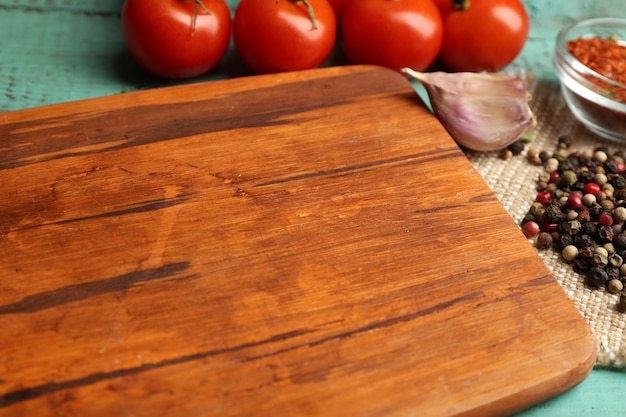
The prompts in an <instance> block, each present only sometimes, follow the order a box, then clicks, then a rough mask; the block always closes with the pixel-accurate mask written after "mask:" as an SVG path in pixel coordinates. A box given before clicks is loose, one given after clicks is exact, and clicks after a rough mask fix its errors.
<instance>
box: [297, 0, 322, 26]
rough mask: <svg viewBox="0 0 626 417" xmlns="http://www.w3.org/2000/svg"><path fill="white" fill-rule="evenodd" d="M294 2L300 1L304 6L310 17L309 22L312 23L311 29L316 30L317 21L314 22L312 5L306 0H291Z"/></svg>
mask: <svg viewBox="0 0 626 417" xmlns="http://www.w3.org/2000/svg"><path fill="white" fill-rule="evenodd" d="M291 1H292V2H294V3H302V4H304V5H305V6H306V9H307V11H308V12H309V18H310V19H311V24H312V25H313V29H314V30H317V23H315V11H313V6H311V3H309V1H308V0H291Z"/></svg>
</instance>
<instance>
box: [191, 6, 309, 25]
mask: <svg viewBox="0 0 626 417" xmlns="http://www.w3.org/2000/svg"><path fill="white" fill-rule="evenodd" d="M198 1H199V0H198ZM290 1H292V2H294V3H302V4H304V5H305V6H306V9H307V10H308V12H309V18H310V19H311V24H312V25H313V29H314V30H317V23H316V22H315V11H313V6H311V3H309V1H308V0H290ZM277 3H278V1H277Z"/></svg>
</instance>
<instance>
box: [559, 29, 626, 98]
mask: <svg viewBox="0 0 626 417" xmlns="http://www.w3.org/2000/svg"><path fill="white" fill-rule="evenodd" d="M567 50H568V51H569V53H571V54H572V55H573V56H574V58H576V59H577V60H579V61H580V62H581V63H583V64H584V65H585V66H587V67H589V68H590V69H592V70H594V71H595V72H597V73H599V74H601V75H603V76H605V77H606V78H609V79H611V80H613V81H615V82H616V83H618V84H621V85H622V87H621V88H620V86H617V85H613V84H610V83H606V82H601V81H599V80H592V81H593V82H594V83H595V84H596V85H597V86H598V87H600V88H601V89H603V90H608V91H609V92H610V93H611V95H612V96H613V98H614V99H615V100H617V101H621V102H626V89H625V88H624V87H623V86H625V85H626V45H624V44H621V43H618V42H617V41H616V40H614V39H611V38H601V37H593V38H578V39H576V40H572V41H569V42H568V43H567Z"/></svg>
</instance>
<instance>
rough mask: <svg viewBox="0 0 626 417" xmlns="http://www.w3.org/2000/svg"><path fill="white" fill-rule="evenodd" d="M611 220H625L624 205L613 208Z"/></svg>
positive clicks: (625, 210) (625, 208)
mask: <svg viewBox="0 0 626 417" xmlns="http://www.w3.org/2000/svg"><path fill="white" fill-rule="evenodd" d="M613 220H615V221H616V222H623V221H626V207H616V208H615V209H613Z"/></svg>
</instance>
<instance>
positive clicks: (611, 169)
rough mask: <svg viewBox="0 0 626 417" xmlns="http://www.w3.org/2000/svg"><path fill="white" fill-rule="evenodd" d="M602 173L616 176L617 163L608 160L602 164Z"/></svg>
mask: <svg viewBox="0 0 626 417" xmlns="http://www.w3.org/2000/svg"><path fill="white" fill-rule="evenodd" d="M603 166H604V172H606V173H607V174H617V171H618V168H617V162H616V161H615V160H614V159H609V160H607V161H606V162H604V165H603Z"/></svg>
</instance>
